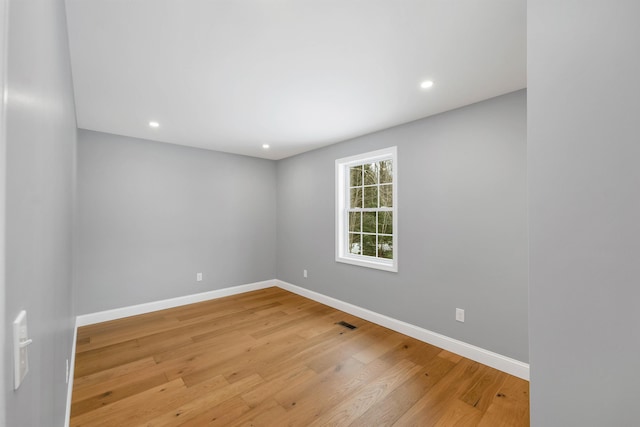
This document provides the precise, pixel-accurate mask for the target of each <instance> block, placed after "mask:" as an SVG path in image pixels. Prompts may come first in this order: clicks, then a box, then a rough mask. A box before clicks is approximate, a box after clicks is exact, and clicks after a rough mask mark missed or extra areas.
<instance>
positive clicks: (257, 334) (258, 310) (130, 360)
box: [70, 288, 529, 427]
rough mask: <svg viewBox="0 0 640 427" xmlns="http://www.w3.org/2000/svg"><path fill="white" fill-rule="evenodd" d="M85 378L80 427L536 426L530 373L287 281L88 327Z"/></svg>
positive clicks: (83, 342) (82, 334)
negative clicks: (333, 303) (338, 305)
mask: <svg viewBox="0 0 640 427" xmlns="http://www.w3.org/2000/svg"><path fill="white" fill-rule="evenodd" d="M339 321H346V322H348V323H351V324H353V325H355V326H357V329H355V330H350V329H347V328H345V327H343V326H340V325H337V324H336V323H337V322H339ZM74 376H75V378H74V383H73V397H72V406H71V420H70V424H71V426H138V425H143V426H209V425H211V426H347V425H350V426H367V427H371V426H375V427H378V426H421V427H422V426H486V427H496V426H528V425H529V384H528V382H527V381H524V380H521V379H519V378H516V377H513V376H510V375H508V374H505V373H503V372H500V371H497V370H495V369H492V368H489V367H487V366H484V365H481V364H479V363H476V362H473V361H471V360H469V359H465V358H463V357H460V356H457V355H455V354H453V353H449V352H447V351H444V350H442V349H439V348H437V347H434V346H432V345H429V344H425V343H423V342H420V341H417V340H415V339H413V338H410V337H407V336H405V335H402V334H399V333H397V332H394V331H391V330H389V329H386V328H384V327H381V326H378V325H375V324H373V323H370V322H367V321H365V320H362V319H360V318H357V317H354V316H351V315H349V314H346V313H344V312H341V311H338V310H335V309H333V308H330V307H327V306H325V305H322V304H319V303H317V302H314V301H311V300H308V299H306V298H303V297H300V296H298V295H295V294H292V293H290V292H287V291H284V290H282V289H279V288H269V289H263V290H259V291H255V292H249V293H245V294H241V295H235V296H231V297H227V298H221V299H217V300H212V301H207V302H202V303H198V304H192V305H188V306H183V307H178V308H173V309H169V310H163V311H158V312H154V313H149V314H144V315H140V316H134V317H129V318H126V319H120V320H115V321H111V322H105V323H100V324H96V325H90V326H85V327H82V328H80V329H79V330H78V339H77V348H76V365H75V375H74Z"/></svg>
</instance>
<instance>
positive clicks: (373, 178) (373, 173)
mask: <svg viewBox="0 0 640 427" xmlns="http://www.w3.org/2000/svg"><path fill="white" fill-rule="evenodd" d="M362 167H363V168H364V185H374V184H377V183H378V164H377V163H367V164H364V165H362Z"/></svg>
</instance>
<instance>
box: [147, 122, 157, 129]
mask: <svg viewBox="0 0 640 427" xmlns="http://www.w3.org/2000/svg"><path fill="white" fill-rule="evenodd" d="M158 126H160V123H158V122H149V127H152V128H157V127H158Z"/></svg>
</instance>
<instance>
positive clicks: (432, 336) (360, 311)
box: [67, 279, 529, 420]
mask: <svg viewBox="0 0 640 427" xmlns="http://www.w3.org/2000/svg"><path fill="white" fill-rule="evenodd" d="M272 286H277V287H279V288H282V289H285V290H287V291H290V292H293V293H295V294H298V295H300V296H303V297H306V298H309V299H312V300H314V301H317V302H319V303H322V304H325V305H328V306H330V307H333V308H336V309H338V310H342V311H344V312H347V313H349V314H352V315H354V316H358V317H361V318H363V319H365V320H368V321H370V322H373V323H376V324H378V325H381V326H384V327H386V328H389V329H391V330H394V331H396V332H400V333H401V334H405V335H408V336H410V337H412V338H415V339H417V340H420V341H423V342H426V343H428V344H432V345H435V346H436V347H440V348H442V349H444V350H447V351H450V352H452V353H456V354H459V355H460V356H463V357H466V358H468V359H471V360H474V361H476V362H479V363H482V364H484V365H487V366H491V367H492V368H495V369H498V370H500V371H503V372H506V373H508V374H511V375H514V376H516V377H519V378H522V379H525V380H529V364H528V363H524V362H521V361H519V360H515V359H512V358H510V357H507V356H503V355H501V354H498V353H494V352H492V351H489V350H485V349H483V348H480V347H476V346H474V345H471V344H467V343H465V342H463V341H459V340H456V339H453V338H449V337H447V336H445V335H442V334H439V333H437V332H433V331H430V330H428V329H424V328H421V327H419V326H415V325H412V324H410V323H406V322H403V321H401V320H398V319H394V318H392V317H389V316H385V315H384V314H380V313H376V312H374V311H371V310H368V309H366V308H362V307H359V306H357V305H354V304H350V303H348V302H344V301H340V300H338V299H336V298H332V297H329V296H326V295H323V294H320V293H318V292H315V291H311V290H309V289H305V288H301V287H300V286H296V285H293V284H291V283H287V282H284V281H282V280H277V279H274V280H265V281H262V282H256V283H250V284H247V285H240V286H232V287H229V288H224V289H217V290H213V291H209V292H203V293H199V294H193V295H186V296H182V297H177V298H172V299H166V300H161V301H153V302H149V303H145V304H138V305H133V306H129V307H122V308H116V309H113V310H106V311H100V312H97V313H90V314H83V315H80V316H78V317H77V318H76V333H77V328H78V327H80V326H86V325H91V324H94V323H100V322H107V321H109V320H115V319H120V318H123V317H129V316H135V315H138V314H145V313H150V312H153V311H158V310H164V309H166V308H173V307H178V306H181V305H187V304H193V303H196V302H202V301H207V300H212V299H216V298H222V297H226V296H230V295H237V294H241V293H245V292H250V291H255V290H259V289H265V288H269V287H272ZM75 339H76V337H75V335H74V342H73V350H72V351H73V353H72V356H71V357H72V365H71V374H70V375H71V378H70V379H69V396H68V405H67V406H68V407H67V410H69V408H70V403H71V387H72V386H71V384H72V380H73V375H72V374H73V361H74V360H75V345H76V343H75ZM67 420H68V417H67Z"/></svg>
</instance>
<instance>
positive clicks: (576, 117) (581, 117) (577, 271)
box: [528, 0, 640, 427]
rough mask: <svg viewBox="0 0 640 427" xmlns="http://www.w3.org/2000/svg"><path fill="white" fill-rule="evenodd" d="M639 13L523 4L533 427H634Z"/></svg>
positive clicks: (639, 266) (639, 225) (638, 361)
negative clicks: (525, 12) (525, 21)
mask: <svg viewBox="0 0 640 427" xmlns="http://www.w3.org/2000/svg"><path fill="white" fill-rule="evenodd" d="M638 16H640V3H638V2H634V1H617V2H611V1H604V0H599V1H596V0H591V1H582V0H573V1H568V2H561V3H559V2H556V1H551V0H544V1H542V0H539V1H530V2H529V3H528V33H529V34H528V35H529V44H528V64H529V66H528V78H529V89H528V90H529V100H528V146H529V149H528V168H529V195H530V196H529V198H530V199H529V203H530V210H529V213H530V269H531V273H530V313H531V315H530V329H529V333H530V349H531V413H532V425H533V426H534V427H554V426H563V427H565V426H581V427H584V426H594V427H595V426H635V425H638V414H637V402H638V400H640V387H639V384H640V357H639V355H640V314H639V313H640V311H639V310H638V307H637V305H638V302H639V301H640V286H639V280H640V193H639V191H640V167H639V162H638V160H639V159H640V144H639V138H638V119H639V117H640V108H639V104H638V99H639V98H640V80H639V79H638V76H640V57H639V56H638V52H640V26H639V25H638Z"/></svg>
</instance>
